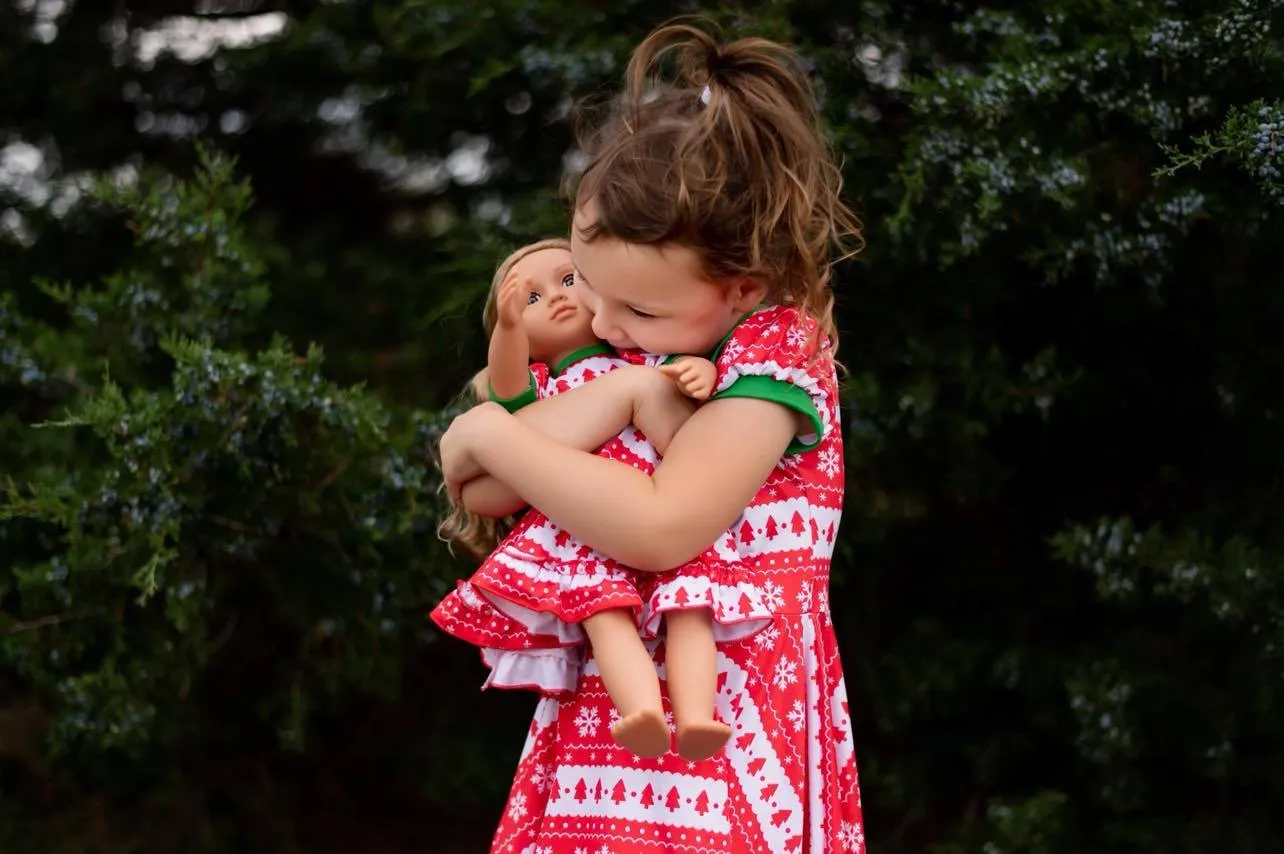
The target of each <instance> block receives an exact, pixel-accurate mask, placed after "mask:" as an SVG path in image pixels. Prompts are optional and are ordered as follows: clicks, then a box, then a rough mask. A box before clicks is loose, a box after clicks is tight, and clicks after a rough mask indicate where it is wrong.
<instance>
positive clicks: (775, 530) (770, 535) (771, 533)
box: [767, 516, 780, 540]
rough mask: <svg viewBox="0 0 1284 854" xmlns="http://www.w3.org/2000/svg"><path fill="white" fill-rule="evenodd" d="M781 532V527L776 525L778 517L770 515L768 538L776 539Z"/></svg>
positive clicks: (768, 519)
mask: <svg viewBox="0 0 1284 854" xmlns="http://www.w3.org/2000/svg"><path fill="white" fill-rule="evenodd" d="M779 533H780V529H779V528H778V527H776V517H775V516H768V517H767V539H769V540H774V539H775V538H776V535H777V534H779Z"/></svg>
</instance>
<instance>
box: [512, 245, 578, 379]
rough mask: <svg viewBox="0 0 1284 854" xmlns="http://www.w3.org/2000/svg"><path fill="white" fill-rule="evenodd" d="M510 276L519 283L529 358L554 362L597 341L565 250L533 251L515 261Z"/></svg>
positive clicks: (569, 254)
mask: <svg viewBox="0 0 1284 854" xmlns="http://www.w3.org/2000/svg"><path fill="white" fill-rule="evenodd" d="M509 275H510V276H514V277H516V278H517V279H518V280H520V281H521V282H522V293H521V294H519V297H520V299H521V300H522V302H523V303H525V308H524V309H523V310H522V326H523V327H524V328H525V330H526V336H527V338H528V340H529V341H530V347H531V358H532V359H534V360H535V361H537V362H544V361H556V360H557V359H559V358H561V357H564V356H567V355H569V354H570V353H572V352H574V351H575V350H578V349H579V348H580V347H584V346H586V345H588V344H592V343H593V342H594V341H595V340H596V338H595V336H594V335H593V329H592V322H593V316H592V315H591V314H589V312H588V311H587V309H585V307H584V305H583V304H582V302H581V301H580V298H579V288H578V286H577V285H576V282H575V267H574V266H573V265H572V264H571V253H569V252H567V251H566V250H565V249H541V250H539V251H538V252H532V253H531V254H529V255H527V256H526V257H524V258H522V259H521V260H520V261H518V262H517V263H516V264H514V265H513V269H512V270H511V271H510V273H509Z"/></svg>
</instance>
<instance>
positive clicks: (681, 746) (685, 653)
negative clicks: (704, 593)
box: [664, 608, 731, 762]
mask: <svg viewBox="0 0 1284 854" xmlns="http://www.w3.org/2000/svg"><path fill="white" fill-rule="evenodd" d="M664 622H665V625H666V627H667V628H666V630H665V632H666V640H665V643H666V644H667V653H666V654H665V658H664V661H665V669H666V671H667V673H668V680H669V700H670V702H672V703H673V717H674V719H675V720H676V721H677V724H678V755H679V756H681V757H682V758H683V759H687V760H690V761H692V762H695V761H698V760H700V759H708V758H709V757H710V756H712V755H713V754H715V753H717V752H718V751H719V750H721V749H722V746H723V745H724V744H726V743H727V739H728V738H730V737H731V727H729V726H727V725H726V724H724V723H719V722H718V721H716V720H714V718H713V695H714V692H715V691H716V690H717V682H718V652H717V649H716V648H715V647H714V644H713V615H712V614H711V613H710V612H709V609H708V608H699V609H692V610H684V611H669V612H668V613H666V614H665V615H664Z"/></svg>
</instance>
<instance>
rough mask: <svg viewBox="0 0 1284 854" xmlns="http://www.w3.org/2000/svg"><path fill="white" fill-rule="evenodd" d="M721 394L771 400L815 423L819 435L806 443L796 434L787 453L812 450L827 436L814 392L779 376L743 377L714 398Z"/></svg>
mask: <svg viewBox="0 0 1284 854" xmlns="http://www.w3.org/2000/svg"><path fill="white" fill-rule="evenodd" d="M720 397H752V398H755V399H757V400H768V401H771V402H772V403H778V404H780V405H781V406H784V407H786V408H788V409H792V410H794V411H795V412H798V413H801V414H802V415H803V416H804V417H805V418H806V419H807V420H808V422H810V423H811V428H812V431H813V433H814V436H815V438H814V439H813V440H812V441H810V442H804V441H802V439H801V438H799V437H797V436H795V437H794V440H793V441H792V442H790V443H789V447H788V448H786V449H785V453H786V454H801V453H803V452H804V451H810V450H811V449H812V448H814V447H816V446H817V445H819V444H820V439H821V437H822V436H823V435H824V432H825V424H824V422H823V421H821V419H820V412H819V411H817V409H816V404H815V402H814V401H813V400H812V399H811V395H809V394H807V392H805V391H803V390H802V389H800V388H799V387H798V386H796V385H792V384H791V383H787V382H782V381H781V380H778V379H776V378H775V377H764V376H745V377H741V378H740V379H738V380H736V381H735V382H733V383H732V384H731V385H729V386H727V387H726V388H725V389H723V390H722V391H720V392H718V393H717V394H715V395H714V396H713V397H712V398H710V399H711V400H717V399H718V398H720Z"/></svg>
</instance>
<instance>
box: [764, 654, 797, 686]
mask: <svg viewBox="0 0 1284 854" xmlns="http://www.w3.org/2000/svg"><path fill="white" fill-rule="evenodd" d="M771 681H772V683H774V684H775V686H776V687H777V688H779V689H781V690H782V691H783V690H784V689H785V688H788V687H789V686H790V685H792V684H794V683H795V682H797V681H798V662H796V661H791V660H789V659H788V658H782V659H780V661H778V662H776V675H775V676H773V677H772V678H771Z"/></svg>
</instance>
